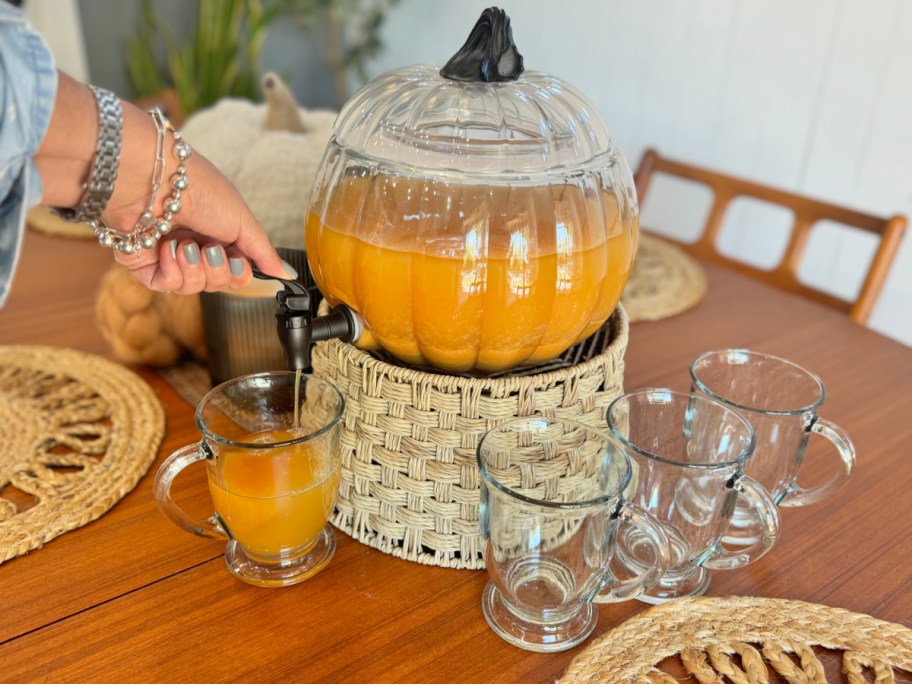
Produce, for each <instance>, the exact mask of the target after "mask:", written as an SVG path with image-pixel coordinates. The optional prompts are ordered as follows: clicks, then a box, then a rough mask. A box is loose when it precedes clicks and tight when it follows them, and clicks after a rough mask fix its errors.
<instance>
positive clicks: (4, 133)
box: [0, 2, 57, 307]
mask: <svg viewBox="0 0 912 684" xmlns="http://www.w3.org/2000/svg"><path fill="white" fill-rule="evenodd" d="M56 95H57V71H56V69H55V68H54V58H53V56H52V55H51V52H50V50H49V49H48V46H47V44H46V43H45V42H44V39H43V38H42V37H41V36H40V35H39V34H38V33H36V32H35V30H34V29H33V28H32V27H31V26H30V25H29V23H28V22H27V21H26V19H25V16H24V15H23V14H22V12H20V11H19V10H17V9H16V8H14V7H13V6H12V5H10V4H8V3H6V2H0V307H2V306H3V304H4V302H5V301H6V295H7V293H8V292H9V287H10V281H11V280H12V277H13V271H14V270H15V268H16V261H17V259H18V257H19V248H20V245H21V243H22V234H23V232H24V230H25V217H26V214H27V213H28V210H29V209H30V208H32V207H33V206H35V205H36V204H38V203H39V202H40V201H41V195H42V190H43V188H42V184H41V177H40V176H39V175H38V169H37V167H36V166H35V163H34V162H33V161H32V157H34V155H35V154H36V153H37V152H38V147H39V146H40V145H41V141H42V140H43V139H44V136H45V133H47V129H48V124H49V123H50V120H51V112H52V111H53V109H54V99H55V98H56Z"/></svg>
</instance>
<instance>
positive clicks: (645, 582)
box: [592, 504, 669, 603]
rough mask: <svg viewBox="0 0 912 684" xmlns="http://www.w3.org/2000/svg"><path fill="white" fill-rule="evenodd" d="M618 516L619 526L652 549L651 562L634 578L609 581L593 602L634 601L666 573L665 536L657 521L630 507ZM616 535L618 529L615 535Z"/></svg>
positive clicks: (666, 541) (645, 513)
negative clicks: (630, 528) (636, 536)
mask: <svg viewBox="0 0 912 684" xmlns="http://www.w3.org/2000/svg"><path fill="white" fill-rule="evenodd" d="M618 517H619V518H620V519H621V522H620V525H622V526H623V525H630V526H631V527H632V528H634V530H635V532H636V533H638V534H640V535H642V538H643V540H645V542H646V543H647V544H648V545H649V546H650V547H651V549H652V553H653V561H652V563H650V564H649V566H648V567H647V568H646V569H645V570H644V571H643V572H642V573H640V574H639V575H637V576H635V577H631V578H629V579H625V580H618V581H616V582H611V581H609V582H608V583H607V584H606V585H605V586H604V587H603V588H602V589H601V590H600V591H599V592H598V593H597V594H596V595H595V596H593V598H592V600H593V601H594V602H595V603H617V602H619V601H626V600H628V599H632V598H636V597H637V596H639V595H640V594H642V593H643V592H644V591H647V590H649V589H650V588H652V587H653V586H654V585H656V584H658V582H659V581H660V580H661V579H662V577H663V576H664V575H665V572H666V571H667V570H668V563H669V551H668V537H666V536H665V533H664V532H663V531H662V526H661V525H660V524H659V521H658V520H656V519H655V518H654V517H653V516H651V515H650V514H649V513H647V512H645V511H644V510H642V509H640V508H639V507H638V506H635V505H633V504H626V505H625V506H624V507H623V508H622V509H621V512H620V514H619V516H618ZM620 535H621V530H620V527H619V528H618V536H620Z"/></svg>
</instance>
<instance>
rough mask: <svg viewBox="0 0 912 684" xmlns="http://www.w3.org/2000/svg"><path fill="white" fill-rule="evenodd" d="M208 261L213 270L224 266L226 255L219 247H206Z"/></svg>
mask: <svg viewBox="0 0 912 684" xmlns="http://www.w3.org/2000/svg"><path fill="white" fill-rule="evenodd" d="M206 261H208V262H209V265H210V266H212V268H218V267H219V266H222V265H223V264H224V263H225V254H224V253H223V252H222V248H221V247H219V246H218V245H212V246H211V247H206Z"/></svg>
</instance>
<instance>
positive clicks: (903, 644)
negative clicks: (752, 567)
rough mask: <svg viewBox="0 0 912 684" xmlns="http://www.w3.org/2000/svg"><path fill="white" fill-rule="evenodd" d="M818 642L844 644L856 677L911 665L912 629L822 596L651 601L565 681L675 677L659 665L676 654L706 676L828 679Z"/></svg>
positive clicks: (666, 681) (849, 670) (593, 648)
mask: <svg viewBox="0 0 912 684" xmlns="http://www.w3.org/2000/svg"><path fill="white" fill-rule="evenodd" d="M813 646H820V647H823V648H826V649H830V650H834V651H841V652H842V671H843V673H844V674H845V675H846V677H847V679H848V681H849V683H850V684H863V682H865V681H866V679H865V671H866V670H868V671H870V672H871V673H872V674H873V678H872V679H873V681H874V682H876V683H877V684H886V683H887V682H893V681H894V680H895V677H894V672H893V670H894V669H898V670H905V671H907V672H910V671H912V629H909V628H908V627H904V626H902V625H898V624H895V623H892V622H885V621H883V620H878V619H876V618H873V617H870V616H868V615H862V614H859V613H851V612H849V611H847V610H843V609H842V608H830V607H828V606H822V605H819V604H815V603H805V602H803V601H790V600H785V599H768V598H752V597H730V598H692V599H683V600H680V601H673V602H671V603H666V604H665V605H662V606H656V607H654V608H650V609H648V610H646V611H644V612H642V613H640V614H639V615H637V616H635V617H633V618H631V619H629V620H627V621H626V622H623V623H622V624H620V625H618V626H617V627H615V628H614V629H612V630H610V631H609V632H606V633H605V634H603V635H601V636H600V637H598V638H597V639H596V640H594V641H593V642H592V643H590V644H589V645H588V646H587V647H586V648H585V649H584V650H583V651H581V652H580V653H579V654H578V655H577V656H576V657H575V658H574V659H573V661H572V662H571V663H570V666H569V667H568V668H567V671H566V672H565V673H564V675H563V676H562V677H561V679H560V680H559V681H560V682H563V683H567V682H636V683H638V684H639V683H643V684H645V683H647V682H652V683H658V682H661V683H662V684H677V683H678V680H677V679H676V678H675V677H673V676H671V675H670V674H667V673H665V672H663V671H661V670H659V669H658V668H657V667H656V665H657V664H658V663H660V662H661V661H662V660H664V659H665V658H669V657H674V656H678V657H679V658H680V661H681V663H682V664H683V666H684V669H685V670H686V671H687V672H689V673H690V674H691V675H693V676H694V677H695V678H696V679H697V680H698V681H699V682H701V683H703V684H708V683H709V682H713V683H719V684H721V682H723V681H731V682H735V683H736V684H759V683H760V682H768V681H770V680H771V679H772V680H773V681H782V680H783V679H784V680H785V681H788V682H814V683H821V684H822V683H823V682H826V681H827V678H826V673H825V671H824V667H823V664H822V663H821V662H820V660H819V658H818V657H817V655H816V654H815V652H814V650H813V648H812V647H813Z"/></svg>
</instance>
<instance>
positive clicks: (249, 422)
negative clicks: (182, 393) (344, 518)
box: [154, 371, 344, 587]
mask: <svg viewBox="0 0 912 684" xmlns="http://www.w3.org/2000/svg"><path fill="white" fill-rule="evenodd" d="M343 408H344V400H343V399H342V395H341V394H340V393H339V391H338V390H337V389H336V388H335V387H334V386H333V385H332V384H330V383H329V382H327V381H325V380H321V379H319V378H314V377H311V376H308V375H303V374H301V373H300V372H297V373H295V372H291V371H276V372H270V373H260V374H256V375H246V376H243V377H240V378H235V379H233V380H229V381H228V382H225V383H223V384H221V385H219V386H218V387H216V388H215V389H213V390H212V391H211V392H209V393H208V394H207V395H206V396H205V397H203V399H202V401H200V403H199V406H198V407H197V409H196V426H197V428H198V429H199V431H200V433H201V434H202V439H201V440H200V442H199V443H197V444H192V445H188V446H185V447H183V448H181V449H178V450H177V451H175V452H174V453H173V454H171V456H169V457H168V458H167V459H166V460H165V462H164V463H163V464H162V466H161V468H160V469H159V471H158V473H157V474H156V476H155V484H154V496H155V501H156V503H157V504H158V506H159V508H160V509H161V510H162V512H163V513H164V514H165V515H167V516H168V517H169V518H170V519H171V520H172V521H173V522H174V523H176V524H177V525H178V526H179V527H181V528H183V529H185V530H187V531H188V532H191V533H193V534H196V535H199V536H201V537H207V538H210V539H226V540H228V545H227V547H226V549H225V563H226V565H227V566H228V570H229V571H230V572H231V573H232V574H233V575H234V576H235V577H237V578H238V579H241V580H243V581H245V582H248V583H250V584H254V585H257V586H263V587H277V586H287V585H290V584H296V583H297V582H300V581H302V580H305V579H307V578H308V577H311V576H313V575H315V574H316V573H318V572H319V571H320V570H322V569H323V568H324V567H326V565H327V564H328V563H329V561H330V560H331V559H332V556H333V553H334V552H335V548H336V540H335V535H334V533H333V530H332V527H331V526H330V525H329V524H328V520H329V516H330V515H331V513H332V510H333V507H334V506H335V503H336V498H337V496H338V490H339V473H340V470H341V460H340V458H341V457H340V451H339V424H340V420H341V418H342V412H343ZM197 461H205V463H206V468H207V476H208V481H209V493H210V496H211V498H212V505H213V508H214V509H215V512H214V513H213V514H212V515H211V516H210V517H209V518H202V517H198V516H194V515H192V514H190V513H187V512H186V511H184V510H183V509H182V508H180V507H179V506H178V505H177V503H176V502H175V501H174V500H173V499H172V496H171V486H172V484H173V482H174V479H175V478H176V477H177V475H178V474H179V473H180V472H181V471H182V470H183V469H184V468H186V467H187V466H189V465H190V464H192V463H195V462H197Z"/></svg>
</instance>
